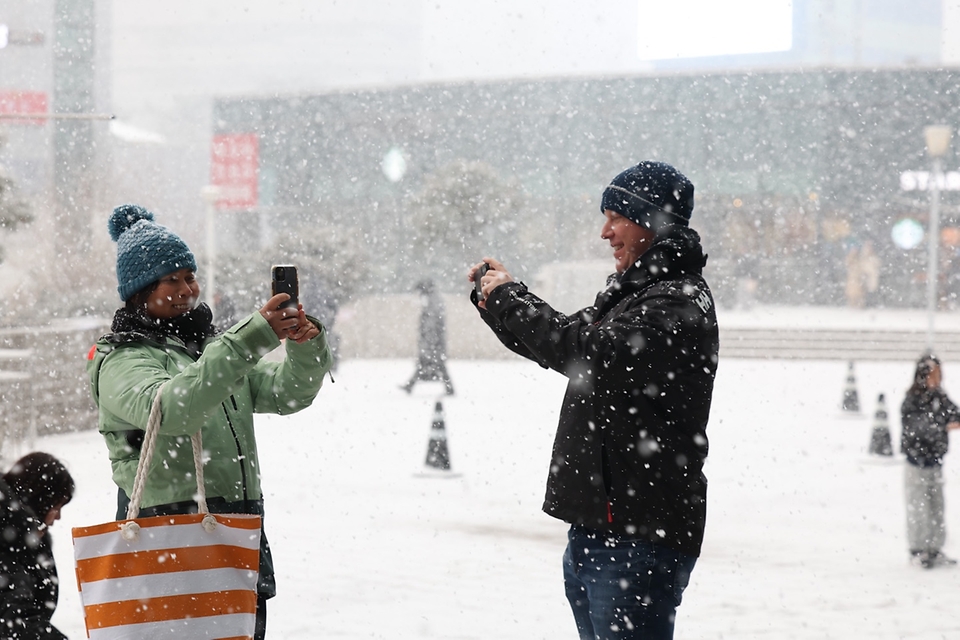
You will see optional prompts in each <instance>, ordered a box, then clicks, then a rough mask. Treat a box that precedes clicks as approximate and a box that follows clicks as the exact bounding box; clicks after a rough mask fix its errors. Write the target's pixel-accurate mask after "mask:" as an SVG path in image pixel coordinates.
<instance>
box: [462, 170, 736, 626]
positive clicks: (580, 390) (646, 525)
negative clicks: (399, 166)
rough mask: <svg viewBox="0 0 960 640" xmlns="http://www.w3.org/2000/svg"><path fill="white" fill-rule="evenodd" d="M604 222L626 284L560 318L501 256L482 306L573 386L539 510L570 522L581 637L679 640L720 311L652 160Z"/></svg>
mask: <svg viewBox="0 0 960 640" xmlns="http://www.w3.org/2000/svg"><path fill="white" fill-rule="evenodd" d="M600 210H601V212H603V214H604V216H605V221H604V223H603V226H602V228H601V232H600V237H601V238H603V239H604V240H606V241H608V242H609V243H610V246H611V248H612V249H613V258H614V261H615V263H616V273H615V274H614V275H612V276H610V278H609V279H608V283H607V288H606V289H605V290H604V291H602V292H601V293H600V294H599V295H598V296H597V298H596V301H595V302H594V304H593V306H590V307H587V308H585V309H582V310H581V311H579V312H577V313H575V314H573V315H564V314H562V313H560V312H558V311H556V310H554V309H553V308H552V307H550V306H549V305H548V304H547V303H546V302H544V301H543V300H541V299H540V298H538V297H537V296H535V295H534V294H532V293H531V292H530V291H529V290H528V289H527V287H526V286H525V285H524V284H523V283H522V282H517V281H515V280H514V279H513V277H512V276H511V275H510V273H509V272H508V271H507V270H506V268H505V267H504V265H503V264H502V263H500V262H499V261H497V260H495V259H492V258H485V259H484V263H486V264H488V265H489V270H488V271H487V272H486V274H485V275H483V276H482V277H481V278H480V284H481V291H482V296H483V297H484V299H480V296H478V295H477V293H476V292H475V291H474V292H472V293H471V299H472V301H473V302H474V304H475V305H476V306H477V308H478V310H479V312H480V316H481V317H482V318H483V320H484V321H485V322H486V323H487V325H489V327H490V328H491V329H492V330H493V331H494V333H495V334H496V336H497V337H498V338H499V339H500V341H501V342H502V343H503V344H504V345H506V346H507V347H508V348H510V349H511V350H513V351H514V352H516V353H518V354H520V355H522V356H525V357H527V358H529V359H531V360H533V361H534V362H537V363H538V364H540V365H541V366H543V367H547V368H550V369H553V370H555V371H557V372H559V373H561V374H562V375H564V376H566V377H567V378H568V379H569V381H568V384H567V391H566V395H565V397H564V399H563V404H562V406H561V409H560V422H559V426H558V428H557V434H556V439H555V441H554V446H553V457H552V460H551V464H550V472H549V476H548V479H547V490H546V499H545V501H544V505H543V509H544V511H545V512H546V513H548V514H549V515H552V516H554V517H556V518H559V519H561V520H564V521H566V522H568V523H570V529H569V533H568V540H569V544H568V546H567V550H566V553H565V554H564V558H563V566H564V583H565V587H566V594H567V599H568V600H569V602H570V605H571V607H572V609H573V614H574V619H575V620H576V623H577V627H578V630H579V633H580V637H581V638H582V639H587V638H589V639H591V640H592V639H594V638H602V639H608V638H610V639H612V638H617V639H623V638H672V637H673V630H674V619H675V616H676V608H677V606H678V605H679V604H680V599H681V595H682V593H683V590H684V588H685V587H686V586H687V584H688V581H689V578H690V574H691V572H692V570H693V567H694V565H695V564H696V560H697V557H698V556H699V555H700V548H701V543H702V540H703V533H704V526H705V521H706V499H707V481H706V478H705V477H704V475H703V471H702V470H703V464H704V461H705V459H706V457H707V435H706V427H707V420H708V417H709V413H710V402H711V398H712V394H713V382H714V377H715V375H716V370H717V354H718V351H719V338H718V331H717V318H716V312H715V306H714V300H713V296H712V294H711V292H710V288H709V287H708V286H707V283H706V282H705V281H704V279H703V277H702V275H701V273H702V270H703V267H704V265H705V264H706V256H705V255H704V254H703V250H702V248H701V245H700V237H699V235H698V234H697V233H696V232H695V231H693V230H692V229H690V228H689V226H688V221H689V219H690V215H691V213H692V211H693V184H692V183H691V182H690V181H689V180H688V179H687V178H686V177H685V176H683V175H682V174H681V173H680V172H679V171H677V170H676V169H675V168H673V167H672V166H670V165H668V164H664V163H661V162H641V163H640V164H638V165H637V166H635V167H631V168H629V169H627V170H625V171H624V172H622V173H621V174H619V175H618V176H617V177H616V178H614V179H613V182H612V183H611V184H610V185H609V186H608V187H607V188H606V189H605V191H604V192H603V197H602V204H601V206H600ZM482 265H483V263H480V264H477V265H475V266H473V267H472V268H471V269H470V271H469V273H468V280H470V281H471V282H473V281H474V280H475V278H476V276H477V274H478V270H479V269H480V267H481V266H482ZM494 397H495V396H494ZM491 401H495V400H494V399H493V398H491Z"/></svg>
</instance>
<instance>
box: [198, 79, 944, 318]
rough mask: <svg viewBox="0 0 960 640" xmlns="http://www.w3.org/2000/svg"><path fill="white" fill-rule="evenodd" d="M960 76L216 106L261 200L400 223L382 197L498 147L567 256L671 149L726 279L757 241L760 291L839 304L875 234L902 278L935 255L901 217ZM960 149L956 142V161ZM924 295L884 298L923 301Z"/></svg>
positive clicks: (624, 85) (473, 86) (919, 211)
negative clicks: (241, 143)
mask: <svg viewBox="0 0 960 640" xmlns="http://www.w3.org/2000/svg"><path fill="white" fill-rule="evenodd" d="M958 79H960V73H958V72H957V71H955V70H898V71H892V70H887V71H841V70H820V71H806V72H764V73H760V72H751V73H737V74H733V73H718V74H706V75H703V74H690V75H668V76H658V77H647V76H643V77H629V78H597V79H589V80H551V81H541V82H502V83H465V84H456V85H436V86H420V87H403V88H397V89H393V90H385V91H365V92H350V93H336V94H328V95H314V96H298V97H283V98H251V99H230V100H220V101H218V102H217V103H216V105H215V117H214V121H215V122H216V123H217V127H216V130H215V132H214V133H241V132H256V133H258V134H259V135H260V139H261V152H260V153H261V158H260V169H261V178H260V180H261V206H260V207H259V211H260V212H261V213H262V214H264V215H272V214H275V213H276V212H278V211H284V212H287V214H288V215H294V216H300V217H301V218H302V219H304V220H310V219H311V218H312V217H317V216H320V217H322V218H323V219H324V221H325V222H335V223H337V224H347V225H359V226H364V225H366V226H367V228H368V229H369V228H370V225H376V226H377V227H379V228H381V229H383V228H385V227H389V226H390V225H394V226H395V225H398V224H400V223H399V222H398V220H399V219H400V218H398V217H396V216H392V217H391V216H385V215H384V212H387V211H390V212H392V211H395V210H397V209H402V207H403V202H404V197H405V196H407V195H409V194H411V193H416V191H417V190H418V189H419V188H420V186H421V185H422V183H423V179H424V177H425V176H426V175H427V174H429V173H430V172H432V171H435V170H436V169H437V168H439V167H442V166H444V165H445V164H447V163H449V162H451V161H453V160H456V159H458V158H462V159H467V160H478V161H482V162H484V163H487V164H489V165H491V166H493V167H494V168H496V169H497V170H498V171H499V172H500V174H501V175H503V176H507V177H510V178H514V179H516V180H517V181H518V182H519V184H520V185H521V187H522V189H523V191H524V192H525V193H526V194H527V196H528V206H527V207H526V208H525V210H524V211H523V212H522V213H521V214H520V215H522V216H524V217H525V218H529V219H530V220H531V221H532V222H531V224H536V221H537V220H538V219H542V218H543V217H544V216H555V217H556V220H555V221H554V222H553V223H552V224H553V226H554V227H555V228H556V229H557V230H558V231H557V233H556V234H555V235H556V236H557V241H556V242H554V243H552V244H548V245H547V246H546V248H545V249H544V251H543V252H542V254H541V255H538V256H537V258H536V259H534V262H537V261H539V262H545V261H549V260H554V259H563V258H569V257H570V256H571V252H573V253H575V252H576V247H574V246H572V243H574V242H575V240H573V239H572V238H573V233H572V231H571V230H572V229H574V228H579V227H583V226H585V225H589V222H587V219H586V218H585V213H584V212H586V211H589V212H591V213H593V210H594V209H595V208H596V206H597V202H598V199H599V194H600V191H601V190H602V188H603V186H604V185H605V184H606V183H607V182H608V181H609V179H610V178H611V177H612V176H613V175H615V174H616V173H617V172H619V171H620V170H621V169H623V168H624V167H626V166H628V165H630V164H633V163H636V162H637V161H638V160H641V159H645V158H658V159H662V160H665V161H668V162H671V163H673V164H675V165H676V166H677V167H679V168H680V169H681V170H682V171H684V172H685V173H687V174H688V175H689V176H690V177H691V179H692V180H693V181H694V183H695V184H696V185H697V202H698V204H697V210H696V212H695V214H694V220H693V226H695V227H697V228H698V229H700V230H701V231H702V232H703V235H704V239H705V244H706V246H707V248H708V250H709V251H710V253H711V254H712V258H711V259H712V260H713V261H714V264H715V265H716V267H715V268H716V270H717V273H718V274H719V275H720V278H721V279H726V278H736V277H737V275H736V272H737V267H738V264H739V263H740V258H741V257H742V256H743V254H745V253H749V254H750V256H751V260H752V261H754V262H753V263H755V264H758V265H759V266H758V267H757V271H758V272H759V273H760V274H761V287H760V295H761V297H763V296H764V295H767V296H776V297H777V298H778V299H779V300H782V301H790V300H791V299H793V300H794V301H798V302H820V303H834V302H842V298H843V283H842V282H841V279H842V265H841V266H838V265H837V263H838V261H839V262H842V255H843V252H844V251H846V250H847V249H848V248H849V246H851V245H856V244H857V243H861V242H863V241H864V240H865V239H869V240H871V241H873V242H874V244H876V245H877V248H878V250H880V251H881V253H882V258H883V263H884V271H885V274H886V273H889V274H892V275H890V276H889V277H888V278H887V281H888V282H891V283H894V282H896V283H897V287H898V288H900V287H903V285H904V282H902V281H901V280H903V278H904V277H907V276H909V278H913V277H914V276H915V273H914V272H915V269H914V266H913V265H914V263H917V264H921V263H922V260H921V261H918V260H917V259H915V258H916V256H911V255H907V254H905V253H904V252H903V251H901V250H898V249H896V248H895V247H893V246H892V243H891V242H890V241H889V237H890V236H889V228H890V226H891V225H892V224H893V222H895V221H896V220H897V219H899V218H900V217H903V216H914V217H918V218H920V219H922V220H923V221H925V216H926V210H927V206H928V205H927V202H928V200H927V195H926V194H925V193H923V192H902V191H901V190H900V178H899V176H900V174H901V172H903V171H906V170H917V169H921V170H922V169H925V168H926V167H928V166H929V161H928V159H927V158H926V157H925V155H924V143H923V134H922V130H923V127H924V126H926V125H928V124H933V123H947V124H952V123H960V102H958V100H957V86H958ZM392 147H398V148H400V149H402V150H403V151H404V154H405V156H406V158H407V160H408V169H407V173H406V175H405V176H404V178H403V180H402V181H401V182H400V183H398V184H393V183H391V182H389V181H388V180H387V179H386V178H385V177H384V175H383V173H382V171H381V169H380V163H381V160H382V158H383V156H384V154H385V153H386V152H387V151H388V150H389V149H390V148H392ZM956 165H957V162H956V152H955V150H953V149H952V150H951V151H950V152H949V153H948V155H947V157H946V158H945V159H944V166H945V167H946V168H948V169H949V168H951V167H955V166H956ZM958 204H960V200H958V198H957V194H956V192H944V193H943V217H944V220H943V222H944V224H945V225H952V224H955V223H957V222H958V221H957V220H956V219H955V218H956V217H957V214H958ZM271 212H273V213H271ZM551 219H552V218H551ZM594 222H598V220H597V221H594ZM597 226H598V225H597ZM736 228H742V229H745V231H739V232H736V233H735V232H733V231H731V229H736ZM750 228H752V229H753V231H750ZM395 232H396V229H394V230H393V231H390V232H389V233H395ZM384 233H387V231H384ZM738 234H739V235H738ZM743 234H746V236H744V235H743ZM741 236H743V237H741ZM391 237H392V236H391ZM564 238H570V241H569V243H567V244H565V242H564ZM598 244H599V241H598ZM601 248H602V247H601ZM904 265H907V266H904ZM907 267H909V268H907ZM898 271H899V272H901V273H899V274H898V273H897V272H898ZM908 271H909V273H907V272H908ZM778 274H779V275H778ZM790 274H792V277H793V278H794V279H797V280H798V282H800V284H797V283H794V284H790V282H789V280H790V277H791V275H790ZM797 274H802V275H803V277H802V278H798V276H797ZM905 274H906V275H905ZM898 277H899V278H900V280H897V278H898ZM821 278H822V279H824V282H822V283H819V284H818V283H817V280H818V279H821ZM801 284H802V286H801ZM725 286H726V285H725V284H724V283H721V284H720V288H721V290H722V289H723V288H724V287H725ZM732 286H733V285H732V284H730V287H732ZM911 295H912V294H911V293H910V291H909V290H907V291H906V292H904V291H900V290H899V289H898V290H893V289H890V290H888V291H885V293H884V298H885V302H886V303H887V304H915V303H916V302H917V301H916V300H914V299H913V298H911V297H910V296H911Z"/></svg>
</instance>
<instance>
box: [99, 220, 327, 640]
mask: <svg viewBox="0 0 960 640" xmlns="http://www.w3.org/2000/svg"><path fill="white" fill-rule="evenodd" d="M153 220H154V216H153V214H152V213H150V212H149V211H147V210H146V209H144V208H142V207H139V206H137V205H123V206H120V207H117V208H116V209H115V210H114V211H113V215H112V216H111V218H110V221H109V231H110V235H111V237H112V238H113V240H114V241H115V242H117V280H118V282H119V286H118V288H117V289H118V292H119V293H120V299H121V300H123V301H124V303H125V304H124V306H123V307H121V308H119V309H118V310H117V311H116V314H115V315H114V318H113V324H112V327H111V329H112V332H111V333H110V334H107V335H105V336H103V337H102V338H100V340H98V341H97V344H96V345H95V347H94V349H92V350H91V352H90V357H89V360H88V363H87V371H88V373H89V375H90V382H91V389H92V393H93V399H94V401H95V402H96V404H97V407H98V408H99V414H100V415H99V429H100V432H101V433H102V434H103V437H104V439H105V440H106V443H107V448H108V450H109V454H110V462H111V465H112V467H113V479H114V481H115V482H116V483H117V486H118V487H119V492H118V510H117V519H125V518H126V507H127V504H128V502H129V496H130V495H131V494H132V492H133V481H134V477H135V475H136V471H137V463H138V461H139V457H140V447H141V445H142V442H143V434H144V431H143V430H144V429H145V427H146V425H147V419H148V417H149V415H150V409H151V406H152V404H153V400H154V397H155V395H156V393H157V392H158V391H159V392H160V394H161V400H160V402H161V410H162V419H161V422H160V428H159V431H158V438H157V446H156V454H155V457H154V460H153V461H152V465H151V469H150V474H149V476H148V478H147V482H146V485H145V487H144V490H143V498H142V501H141V509H140V516H141V517H148V516H152V515H169V514H175V513H190V512H196V509H197V506H196V502H195V497H194V496H195V494H196V480H195V478H194V475H195V474H194V467H193V464H194V463H193V453H192V449H191V443H190V437H191V436H192V435H193V434H195V433H196V432H197V431H200V432H201V434H202V438H203V448H204V458H205V460H204V466H203V469H204V486H205V489H206V495H207V505H208V507H209V509H210V511H211V512H214V513H252V514H259V515H260V516H261V517H262V516H263V494H262V493H261V489H260V464H259V459H258V457H257V445H256V439H255V434H254V428H253V414H254V413H274V414H281V415H286V414H291V413H296V412H297V411H300V410H301V409H304V408H306V407H308V406H310V404H311V403H312V402H313V399H314V398H315V397H316V395H317V393H318V392H319V390H320V387H321V385H322V383H323V377H324V375H325V374H326V373H327V372H328V371H329V370H330V367H331V364H332V358H331V355H330V350H329V348H328V347H327V342H326V336H325V333H324V330H323V327H322V325H321V324H320V323H319V322H318V321H316V320H315V319H313V318H310V317H308V316H306V315H305V313H304V311H303V307H302V305H298V309H297V310H293V309H291V308H286V309H284V308H282V307H281V305H282V304H283V303H284V302H285V301H286V300H288V299H289V296H288V295H287V294H278V295H275V296H273V297H272V298H270V300H268V301H267V303H266V304H265V305H264V306H263V308H261V309H260V310H259V311H258V312H255V313H252V314H251V315H249V316H247V317H246V318H243V319H242V320H240V321H239V322H237V324H235V325H234V326H233V327H231V328H229V329H227V330H226V331H224V332H222V333H219V332H218V331H217V329H216V328H215V327H214V325H213V316H212V313H211V311H210V308H209V307H208V306H207V305H205V304H202V303H200V304H197V301H198V300H199V299H200V286H199V283H198V282H197V279H196V270H197V265H196V260H195V259H194V256H193V254H192V253H191V252H190V249H189V248H188V247H187V245H186V244H185V243H184V242H183V240H182V239H180V238H179V237H178V236H177V235H176V234H174V233H173V232H172V231H170V230H169V229H167V228H166V227H163V226H160V225H158V224H156V223H155V222H154V221H153ZM284 339H285V342H286V344H285V348H286V357H285V358H284V359H283V360H282V361H279V362H273V361H267V360H264V359H263V358H264V356H265V355H266V354H268V353H270V352H271V351H273V350H274V349H276V348H277V347H279V346H280V345H281V341H282V340H284ZM261 533H262V532H261ZM275 594H276V587H275V582H274V575H273V562H272V559H271V555H270V547H269V544H268V543H267V539H266V536H265V535H262V537H261V550H260V582H259V584H258V599H257V636H256V637H257V638H262V637H264V634H265V628H266V600H267V599H268V598H271V597H273V596H274V595H275Z"/></svg>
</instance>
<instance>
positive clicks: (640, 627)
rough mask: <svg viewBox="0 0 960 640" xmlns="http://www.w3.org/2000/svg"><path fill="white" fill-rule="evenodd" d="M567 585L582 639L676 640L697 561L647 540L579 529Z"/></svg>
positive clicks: (568, 558) (566, 563)
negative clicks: (679, 610) (683, 600)
mask: <svg viewBox="0 0 960 640" xmlns="http://www.w3.org/2000/svg"><path fill="white" fill-rule="evenodd" d="M567 539H568V540H569V543H568V544H567V550H566V552H565V553H564V554H563V582H564V586H565V587H566V592H567V600H569V601H570V606H571V607H572V608H573V617H574V620H576V622H577V629H578V630H579V631H580V640H636V639H639V638H643V639H644V640H648V639H651V638H655V639H656V640H670V639H671V638H673V623H674V620H675V619H676V612H677V607H678V606H680V599H681V596H682V595H683V590H684V589H685V588H686V587H687V584H688V583H689V582H690V573H691V572H692V571H693V567H694V565H695V564H696V563H697V559H696V558H694V557H691V556H687V555H684V554H682V553H680V552H678V551H674V550H673V549H668V548H667V547H664V546H661V545H657V544H653V543H652V542H649V541H647V540H640V539H631V538H625V537H622V536H615V535H613V534H610V533H606V532H603V531H595V530H593V529H588V528H586V527H583V526H580V525H573V526H571V527H570V531H569V533H568V534H567Z"/></svg>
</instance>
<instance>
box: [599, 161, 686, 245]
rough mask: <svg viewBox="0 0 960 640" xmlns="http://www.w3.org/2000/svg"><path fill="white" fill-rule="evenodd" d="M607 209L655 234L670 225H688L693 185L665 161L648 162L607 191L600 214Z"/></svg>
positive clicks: (625, 172) (613, 183)
mask: <svg viewBox="0 0 960 640" xmlns="http://www.w3.org/2000/svg"><path fill="white" fill-rule="evenodd" d="M607 209H610V210H611V211H615V212H617V213H619V214H620V215H622V216H624V217H625V218H629V219H630V220H633V221H634V222H636V223H637V224H639V225H641V226H644V227H647V228H648V229H653V230H654V231H658V230H659V229H660V228H661V227H663V226H665V225H668V224H680V225H683V226H687V225H688V224H689V222H690V216H691V215H692V214H693V183H692V182H690V181H689V180H688V179H687V177H686V176H685V175H683V174H682V173H680V172H679V171H677V170H676V169H674V168H673V167H672V166H670V165H669V164H667V163H665V162H653V161H649V160H645V161H643V162H641V163H640V164H638V165H637V166H635V167H630V168H629V169H627V170H626V171H624V172H623V173H621V174H620V175H618V176H617V177H616V178H614V179H613V181H612V182H611V183H610V186H608V187H607V188H606V189H605V190H604V192H603V199H602V200H601V202H600V212H601V213H603V212H604V211H606V210H607Z"/></svg>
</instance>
